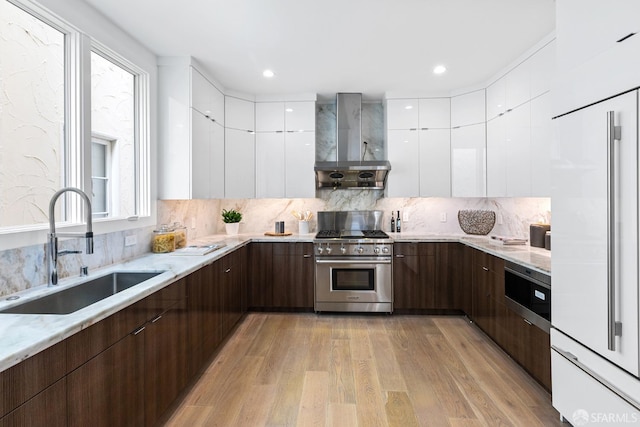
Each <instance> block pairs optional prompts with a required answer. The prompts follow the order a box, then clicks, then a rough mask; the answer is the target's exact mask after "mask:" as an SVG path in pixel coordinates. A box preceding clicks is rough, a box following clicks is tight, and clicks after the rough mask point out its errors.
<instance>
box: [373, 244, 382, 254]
mask: <svg viewBox="0 0 640 427" xmlns="http://www.w3.org/2000/svg"><path fill="white" fill-rule="evenodd" d="M373 253H374V254H379V253H380V248H379V247H377V246H376V247H375V248H373Z"/></svg>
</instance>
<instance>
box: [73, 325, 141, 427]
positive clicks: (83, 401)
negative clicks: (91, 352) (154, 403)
mask: <svg viewBox="0 0 640 427" xmlns="http://www.w3.org/2000/svg"><path fill="white" fill-rule="evenodd" d="M67 403H68V416H69V424H68V425H69V426H82V427H84V426H89V425H90V426H96V427H99V426H105V427H111V426H132V427H133V426H136V427H137V426H141V425H144V331H141V332H139V333H138V334H130V335H127V336H126V337H125V338H123V339H122V340H120V341H118V342H117V343H115V344H114V345H112V346H111V347H109V348H108V349H106V350H105V351H103V352H102V353H100V354H98V355H97V356H96V357H94V358H93V359H91V360H89V361H88V362H87V363H85V364H84V365H82V366H80V367H79V368H78V369H76V370H74V371H72V372H70V373H69V374H68V375H67Z"/></svg>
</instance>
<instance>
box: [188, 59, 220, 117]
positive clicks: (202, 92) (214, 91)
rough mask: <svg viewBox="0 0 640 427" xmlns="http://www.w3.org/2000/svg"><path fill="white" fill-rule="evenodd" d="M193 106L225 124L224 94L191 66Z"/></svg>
mask: <svg viewBox="0 0 640 427" xmlns="http://www.w3.org/2000/svg"><path fill="white" fill-rule="evenodd" d="M191 107H192V108H194V109H196V110H198V111H199V112H200V113H201V114H203V115H204V116H207V117H209V118H210V119H212V120H213V121H215V122H218V123H220V124H221V125H222V126H224V95H223V94H222V92H220V91H219V90H218V88H217V87H215V86H214V85H213V84H212V83H211V82H210V81H209V80H208V79H207V78H206V77H205V76H204V75H202V73H200V71H198V70H197V69H195V68H194V67H191Z"/></svg>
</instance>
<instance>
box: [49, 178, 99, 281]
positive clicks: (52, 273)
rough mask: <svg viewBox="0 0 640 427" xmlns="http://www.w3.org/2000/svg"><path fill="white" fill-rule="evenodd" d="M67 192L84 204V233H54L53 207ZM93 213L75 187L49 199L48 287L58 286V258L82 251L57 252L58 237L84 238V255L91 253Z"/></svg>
mask: <svg viewBox="0 0 640 427" xmlns="http://www.w3.org/2000/svg"><path fill="white" fill-rule="evenodd" d="M68 191H72V192H74V193H77V194H79V195H80V197H82V199H83V200H84V203H85V210H86V223H87V230H86V232H84V233H78V232H67V233H56V219H55V207H56V201H58V198H59V197H60V196H61V195H62V194H63V193H66V192H68ZM92 215H93V213H92V211H91V200H90V199H89V197H88V196H87V195H86V193H85V192H84V191H82V190H80V189H79V188H75V187H66V188H63V189H61V190H58V191H56V193H55V194H54V195H53V196H52V197H51V201H50V202H49V248H48V257H47V258H48V264H47V267H48V269H47V275H48V277H49V279H48V282H49V286H54V285H57V284H58V256H59V255H67V254H78V253H82V251H60V252H58V237H84V238H86V239H87V250H86V253H88V254H92V253H93V226H92V221H91V217H92Z"/></svg>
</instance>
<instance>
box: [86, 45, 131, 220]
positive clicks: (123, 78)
mask: <svg viewBox="0 0 640 427" xmlns="http://www.w3.org/2000/svg"><path fill="white" fill-rule="evenodd" d="M134 95H135V75H134V74H133V73H131V72H130V71H128V70H126V69H124V68H123V67H121V66H120V65H118V64H116V63H115V62H113V61H110V60H109V59H106V58H105V57H103V56H102V55H100V54H98V53H97V52H91V131H92V133H93V134H94V135H95V134H99V135H108V139H109V140H110V145H111V146H110V147H107V146H105V145H103V144H95V143H94V144H92V159H95V157H96V156H103V161H102V162H97V164H96V165H95V167H98V168H100V170H98V171H93V172H92V178H93V179H92V183H93V187H94V188H93V189H92V193H93V197H94V200H95V198H96V195H99V196H100V197H110V200H108V201H106V202H105V203H103V205H102V208H103V210H100V211H99V210H98V209H97V207H95V208H94V212H102V214H101V215H100V216H113V217H128V216H132V215H135V214H136V203H135V202H136V197H137V192H136V179H135V178H136V171H137V168H136V149H135V148H136V133H135V132H136V126H135V125H136V123H135V96H134ZM93 150H98V151H100V153H93ZM105 150H106V151H105ZM102 151H104V152H102ZM107 154H109V155H107ZM98 176H101V177H102V178H105V179H102V180H101V179H95V177H98ZM106 178H109V182H107V180H106ZM107 208H109V209H107ZM107 211H108V212H107ZM105 214H106V215H105ZM96 216H97V215H96Z"/></svg>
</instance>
